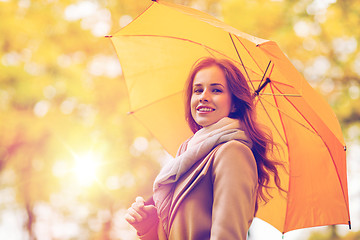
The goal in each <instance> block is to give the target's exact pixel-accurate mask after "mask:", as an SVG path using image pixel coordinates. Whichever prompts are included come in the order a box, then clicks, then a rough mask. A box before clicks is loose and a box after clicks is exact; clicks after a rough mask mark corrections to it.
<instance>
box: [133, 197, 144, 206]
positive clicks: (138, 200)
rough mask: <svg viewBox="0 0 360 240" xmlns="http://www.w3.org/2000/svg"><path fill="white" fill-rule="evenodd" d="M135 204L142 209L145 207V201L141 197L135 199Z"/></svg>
mask: <svg viewBox="0 0 360 240" xmlns="http://www.w3.org/2000/svg"><path fill="white" fill-rule="evenodd" d="M135 202H136V203H137V204H138V206H139V207H143V206H144V205H145V199H144V198H142V197H136V199H135Z"/></svg>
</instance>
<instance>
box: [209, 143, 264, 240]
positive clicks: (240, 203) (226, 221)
mask: <svg viewBox="0 0 360 240" xmlns="http://www.w3.org/2000/svg"><path fill="white" fill-rule="evenodd" d="M212 177H213V196H214V199H213V201H214V202H213V212H212V227H211V240H217V239H227V240H232V239H234V240H235V239H236V240H245V239H246V237H247V232H248V229H249V226H250V224H251V222H252V220H253V218H254V211H255V201H256V189H257V177H258V176H257V167H256V161H255V159H254V156H253V153H252V151H251V150H250V149H249V148H248V147H247V146H246V145H244V144H243V143H241V142H238V141H230V142H227V143H225V144H224V145H223V146H221V147H220V149H219V151H218V152H217V153H216V155H215V158H214V162H213V169H212Z"/></svg>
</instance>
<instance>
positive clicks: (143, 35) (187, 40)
mask: <svg viewBox="0 0 360 240" xmlns="http://www.w3.org/2000/svg"><path fill="white" fill-rule="evenodd" d="M111 37H160V38H170V39H176V40H181V41H186V42H190V43H194V44H197V45H200V46H203V47H204V48H205V49H206V51H208V52H209V49H210V50H211V51H214V52H216V53H218V54H220V55H222V56H224V57H226V58H228V59H231V60H232V61H234V62H236V63H238V64H239V61H236V60H235V59H233V58H231V57H229V56H227V55H225V54H224V53H222V52H220V51H218V50H215V49H213V48H211V47H208V46H206V45H204V44H202V43H199V42H195V41H192V40H190V39H186V38H179V37H174V36H161V35H151V34H142V35H133V34H128V35H118V36H111ZM210 54H211V55H212V56H214V55H213V54H212V53H210ZM240 64H241V63H240ZM243 67H244V68H247V67H246V66H244V65H243ZM249 70H250V71H251V72H252V73H253V74H256V75H258V76H261V75H260V74H259V73H257V72H255V71H254V70H252V69H250V68H247V70H245V71H249ZM249 80H250V78H249ZM254 89H255V88H254Z"/></svg>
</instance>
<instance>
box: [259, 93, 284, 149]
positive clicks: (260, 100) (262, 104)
mask: <svg viewBox="0 0 360 240" xmlns="http://www.w3.org/2000/svg"><path fill="white" fill-rule="evenodd" d="M263 100H264V101H265V102H268V101H266V100H265V99H260V98H258V102H260V104H261V106H262V107H263V109H264V111H265V113H266V115H267V116H268V118H269V120H270V122H271V124H272V125H273V127H274V128H275V130H276V132H277V133H278V135H279V136H280V138H281V140H282V141H283V143H284V144H285V145H286V146H288V144H287V141H286V140H285V139H284V138H283V136H282V135H281V133H280V131H279V129H278V128H277V127H276V125H275V123H274V121H273V120H272V118H271V117H270V114H269V113H268V111H266V108H265V106H264V103H263V102H262V101H263ZM268 103H269V102H268ZM269 104H270V105H272V104H271V103H269ZM272 106H273V105H272ZM275 108H276V109H278V110H279V108H278V107H276V106H275Z"/></svg>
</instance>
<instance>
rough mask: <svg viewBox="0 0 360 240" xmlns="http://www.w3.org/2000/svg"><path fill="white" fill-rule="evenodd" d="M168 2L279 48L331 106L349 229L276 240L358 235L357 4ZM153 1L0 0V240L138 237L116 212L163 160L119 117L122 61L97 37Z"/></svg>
mask: <svg viewBox="0 0 360 240" xmlns="http://www.w3.org/2000/svg"><path fill="white" fill-rule="evenodd" d="M169 1H171V0H169ZM171 2H175V3H179V4H183V5H186V6H190V7H193V8H197V9H200V10H202V11H205V12H207V13H209V14H211V15H213V16H215V17H217V18H219V19H220V20H223V21H224V22H226V23H227V24H229V25H232V26H234V27H235V28H237V29H239V30H241V31H243V32H246V33H249V34H251V35H254V36H257V37H260V38H264V39H269V40H273V41H276V42H277V43H278V45H279V46H280V48H281V49H282V50H283V51H284V52H285V53H286V54H287V56H288V57H289V59H290V60H291V61H292V63H293V64H294V66H295V67H296V68H297V69H298V70H299V71H300V72H301V73H302V74H303V75H304V76H305V78H306V79H307V80H308V81H309V83H310V84H311V85H312V86H313V87H314V88H315V89H316V90H318V91H319V92H320V93H321V94H322V95H323V96H324V98H325V99H326V100H327V102H328V103H329V104H330V105H331V106H332V108H333V109H334V111H335V113H336V115H337V116H338V119H339V121H340V124H341V126H342V130H343V133H344V137H345V141H346V143H347V149H348V150H347V161H348V183H349V198H350V211H351V220H352V230H351V231H349V230H348V227H347V226H337V227H319V228H312V229H306V230H299V231H293V232H290V233H286V234H285V236H284V239H285V240H305V239H310V240H330V239H331V240H335V239H348V240H355V239H360V233H359V231H360V223H359V221H360V87H359V86H360V51H359V46H358V42H359V39H360V28H359V27H358V26H359V24H360V4H358V0H338V1H336V0H177V1H176V0H173V1H171ZM150 4H151V1H150V0H97V1H96V0H79V1H75V0H61V1H60V0H0V36H1V37H0V239H6V240H48V239H58V240H60V239H61V240H63V239H64V240H65V239H66V240H67V239H69V240H70V239H74V240H75V239H76V240H77V239H79V240H81V239H84V240H85V239H86V240H87V239H101V240H106V239H124V240H131V239H135V232H134V231H133V230H132V229H131V228H130V227H129V226H128V224H126V222H125V221H124V219H123V215H124V213H125V211H126V209H127V208H128V207H129V206H130V204H131V203H132V202H133V200H134V199H135V197H136V196H137V195H142V196H145V197H147V196H150V195H151V189H152V181H153V179H154V178H155V176H156V174H157V173H158V171H159V169H160V166H161V165H162V164H163V163H164V162H165V161H167V160H169V158H170V157H169V155H167V153H166V152H164V150H162V148H161V146H160V145H159V143H158V142H157V141H156V140H155V139H153V137H152V136H151V135H150V134H149V133H148V131H147V130H146V129H144V128H143V127H142V126H141V125H140V124H139V123H138V122H136V121H135V119H133V118H132V117H131V116H129V115H127V110H128V102H127V92H126V89H125V86H124V79H123V75H122V71H121V66H120V64H119V61H118V59H117V56H116V53H115V51H114V48H113V46H112V44H111V41H110V40H109V39H107V38H105V37H104V36H105V35H111V34H113V33H115V32H116V31H117V30H119V29H120V28H122V27H124V26H126V25H127V24H128V23H129V22H130V21H131V20H133V19H134V18H135V17H136V16H137V15H139V14H140V13H141V12H143V11H144V10H145V9H146V8H147V7H148V6H149V5H150ZM262 234H265V237H264V235H262ZM281 238H282V236H281V233H280V232H277V231H276V230H275V229H272V228H271V227H270V226H268V225H267V224H265V223H264V222H262V221H260V220H258V219H256V220H255V221H254V226H252V228H251V230H250V237H249V239H250V240H259V239H261V240H272V239H274V240H277V239H279V240H280V239H281Z"/></svg>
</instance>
